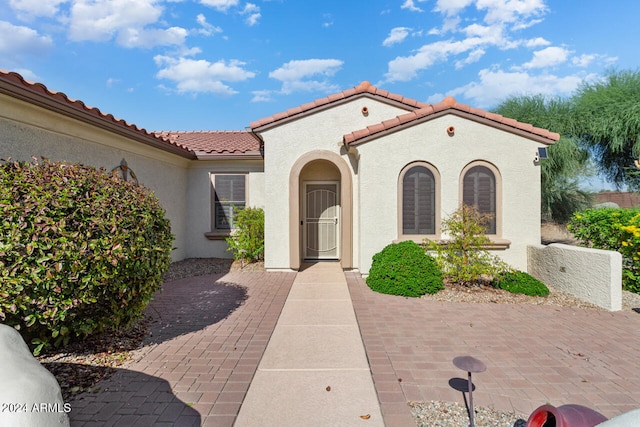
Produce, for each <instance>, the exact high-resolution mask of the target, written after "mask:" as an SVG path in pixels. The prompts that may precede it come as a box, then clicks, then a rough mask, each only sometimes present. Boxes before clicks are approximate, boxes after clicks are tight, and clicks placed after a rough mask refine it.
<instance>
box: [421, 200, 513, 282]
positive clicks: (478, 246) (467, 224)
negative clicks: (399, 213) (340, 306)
mask: <svg viewBox="0 0 640 427" xmlns="http://www.w3.org/2000/svg"><path fill="white" fill-rule="evenodd" d="M488 219H489V218H488V215H483V214H480V213H479V212H478V211H477V210H476V209H475V208H474V207H471V206H466V205H465V206H463V207H461V208H460V209H458V210H457V211H455V212H454V213H453V214H451V216H450V217H449V218H447V219H446V220H444V221H442V231H443V233H445V234H447V235H448V236H449V240H447V241H442V242H433V241H430V242H427V248H428V249H429V250H430V251H433V252H434V253H435V254H437V256H436V257H435V259H436V262H437V263H438V265H439V266H440V268H441V269H442V271H443V273H444V275H445V277H446V278H447V280H450V281H451V282H452V283H456V284H459V285H464V286H470V285H474V284H479V283H482V282H489V281H490V280H492V279H494V278H497V277H499V276H500V275H501V274H502V273H503V272H505V271H509V270H510V267H509V266H508V265H507V264H506V263H505V262H503V261H502V260H500V258H498V257H497V256H495V255H492V254H490V253H489V251H487V250H486V249H485V248H486V247H487V245H489V244H490V243H491V241H490V240H489V238H488V237H487V236H486V234H485V233H486V230H487V227H486V223H487V221H488Z"/></svg>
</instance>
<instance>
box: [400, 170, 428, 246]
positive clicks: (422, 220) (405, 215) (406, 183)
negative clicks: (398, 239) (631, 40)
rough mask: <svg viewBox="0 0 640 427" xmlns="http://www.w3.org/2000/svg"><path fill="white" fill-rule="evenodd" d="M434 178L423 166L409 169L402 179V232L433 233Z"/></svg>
mask: <svg viewBox="0 0 640 427" xmlns="http://www.w3.org/2000/svg"><path fill="white" fill-rule="evenodd" d="M435 222H436V221H435V179H434V177H433V173H432V172H431V171H430V170H429V169H427V168H426V167H424V166H414V167H412V168H411V169H409V170H408V171H407V172H406V173H405V175H404V178H403V180H402V233H403V234H435Z"/></svg>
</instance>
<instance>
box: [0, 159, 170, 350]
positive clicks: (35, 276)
mask: <svg viewBox="0 0 640 427" xmlns="http://www.w3.org/2000/svg"><path fill="white" fill-rule="evenodd" d="M0 173H1V175H0V218H2V220H1V221H2V222H1V223H0V321H2V322H3V323H5V324H8V325H11V326H14V327H15V328H16V329H18V330H19V331H20V332H21V334H22V335H23V337H25V339H27V342H31V343H32V344H34V345H35V346H36V347H35V352H36V353H37V352H39V351H40V350H41V349H42V348H43V347H48V346H50V345H54V346H60V345H62V344H66V343H67V342H68V341H69V340H71V339H75V338H81V337H85V336H88V335H90V334H93V333H96V332H101V331H104V330H108V329H114V328H118V327H120V326H125V325H128V324H129V323H130V322H131V321H133V320H135V319H137V318H139V317H140V316H141V315H142V310H143V309H144V307H145V306H146V305H147V303H148V302H149V301H150V300H151V298H152V295H153V293H154V292H155V291H157V290H158V289H159V288H160V286H161V284H162V274H163V273H164V272H165V271H166V269H167V268H168V266H169V262H170V252H171V247H172V242H173V236H172V234H171V229H170V224H169V220H168V219H167V218H166V217H165V212H164V209H163V208H162V207H161V206H160V203H159V202H158V200H157V198H156V197H155V196H154V195H153V193H152V192H151V191H149V190H148V189H146V188H144V187H141V186H137V185H136V184H134V183H132V182H126V181H123V180H122V179H120V178H118V177H116V176H114V175H110V174H107V173H106V172H105V171H104V170H98V169H95V168H91V167H86V166H82V165H73V164H65V163H54V162H49V161H46V160H45V161H44V162H43V163H42V164H40V165H38V164H35V163H34V164H29V163H16V162H13V163H12V162H7V163H4V164H2V165H1V166H0Z"/></svg>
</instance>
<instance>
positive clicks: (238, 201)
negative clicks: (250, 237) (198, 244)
mask: <svg viewBox="0 0 640 427" xmlns="http://www.w3.org/2000/svg"><path fill="white" fill-rule="evenodd" d="M214 186H215V187H214V190H215V205H214V211H215V213H214V223H215V225H214V226H215V228H216V229H230V228H233V217H234V214H235V212H236V211H237V210H239V209H244V207H245V204H246V201H245V198H246V175H216V176H215V182H214Z"/></svg>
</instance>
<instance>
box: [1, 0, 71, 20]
mask: <svg viewBox="0 0 640 427" xmlns="http://www.w3.org/2000/svg"><path fill="white" fill-rule="evenodd" d="M68 1H69V0H9V6H10V7H11V8H12V9H13V10H15V11H16V12H17V13H18V16H20V17H21V18H24V19H29V18H31V17H36V16H45V17H53V16H55V15H56V14H57V13H58V10H59V6H60V5H61V4H63V3H67V2H68Z"/></svg>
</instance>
